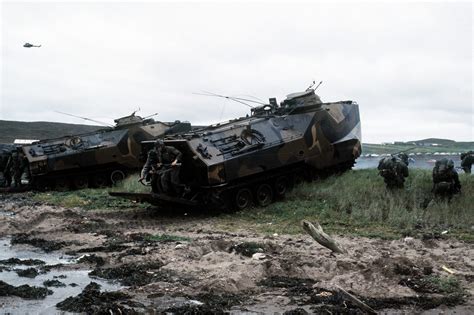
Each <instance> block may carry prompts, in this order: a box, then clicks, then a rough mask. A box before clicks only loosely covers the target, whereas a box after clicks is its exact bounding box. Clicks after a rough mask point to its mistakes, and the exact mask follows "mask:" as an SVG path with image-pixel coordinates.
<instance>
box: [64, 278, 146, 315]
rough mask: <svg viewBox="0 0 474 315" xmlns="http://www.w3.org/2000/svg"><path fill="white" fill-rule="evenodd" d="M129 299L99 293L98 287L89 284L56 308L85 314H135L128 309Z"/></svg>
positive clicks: (124, 296) (125, 295) (97, 285)
mask: <svg viewBox="0 0 474 315" xmlns="http://www.w3.org/2000/svg"><path fill="white" fill-rule="evenodd" d="M129 298H130V297H129V296H128V295H127V294H125V293H122V292H101V291H100V285H99V284H97V283H95V282H91V283H89V284H88V285H87V286H86V287H85V288H84V290H83V291H82V292H81V293H80V294H79V295H78V296H75V297H72V296H71V297H68V298H67V299H65V300H64V301H62V302H60V303H58V304H57V305H56V307H57V308H58V309H60V310H62V311H68V312H76V313H82V312H84V313H87V314H109V313H110V314H137V312H135V311H133V310H132V309H130V308H129V307H127V304H128V303H127V302H128V299H129Z"/></svg>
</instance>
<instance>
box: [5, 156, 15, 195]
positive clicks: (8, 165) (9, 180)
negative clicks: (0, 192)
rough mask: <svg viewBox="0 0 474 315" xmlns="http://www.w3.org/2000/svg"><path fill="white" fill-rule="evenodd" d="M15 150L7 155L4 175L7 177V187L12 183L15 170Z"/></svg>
mask: <svg viewBox="0 0 474 315" xmlns="http://www.w3.org/2000/svg"><path fill="white" fill-rule="evenodd" d="M13 154H14V153H13V152H10V154H8V156H7V163H6V165H5V168H4V170H3V176H4V177H5V182H6V187H10V186H11V185H12V173H13V172H12V170H13Z"/></svg>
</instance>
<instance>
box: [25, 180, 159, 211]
mask: <svg viewBox="0 0 474 315" xmlns="http://www.w3.org/2000/svg"><path fill="white" fill-rule="evenodd" d="M137 179H138V175H137V174H133V175H130V176H128V177H127V178H126V179H125V180H124V181H122V182H121V183H119V184H118V185H116V186H114V187H112V188H97V189H91V188H88V189H81V190H72V191H64V192H60V191H50V192H38V193H35V194H34V195H33V199H34V200H35V201H38V202H41V203H46V204H52V205H57V206H62V207H66V208H74V207H80V208H83V209H86V210H98V209H124V208H127V209H128V208H146V207H147V206H148V205H146V204H137V203H134V202H132V201H129V200H126V199H120V198H116V197H111V196H109V191H126V192H150V190H151V189H150V187H146V186H143V185H142V184H140V183H139V182H138V181H137Z"/></svg>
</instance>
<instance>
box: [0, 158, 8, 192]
mask: <svg viewBox="0 0 474 315" xmlns="http://www.w3.org/2000/svg"><path fill="white" fill-rule="evenodd" d="M7 162H8V154H7V153H6V152H3V151H0V173H2V181H1V182H0V187H3V186H6V184H7V178H6V174H5V167H6V166H7Z"/></svg>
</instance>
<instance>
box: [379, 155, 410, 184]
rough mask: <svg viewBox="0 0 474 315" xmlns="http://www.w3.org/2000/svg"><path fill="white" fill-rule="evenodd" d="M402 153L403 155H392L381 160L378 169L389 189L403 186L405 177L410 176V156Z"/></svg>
mask: <svg viewBox="0 0 474 315" xmlns="http://www.w3.org/2000/svg"><path fill="white" fill-rule="evenodd" d="M402 154H403V156H402V155H401V154H397V155H391V156H389V157H385V158H383V159H381V160H380V161H379V165H378V167H377V169H378V170H379V174H380V176H382V177H383V178H384V181H385V184H386V185H387V188H388V189H393V188H403V185H404V182H405V178H406V177H408V156H407V155H406V154H404V153H402Z"/></svg>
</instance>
